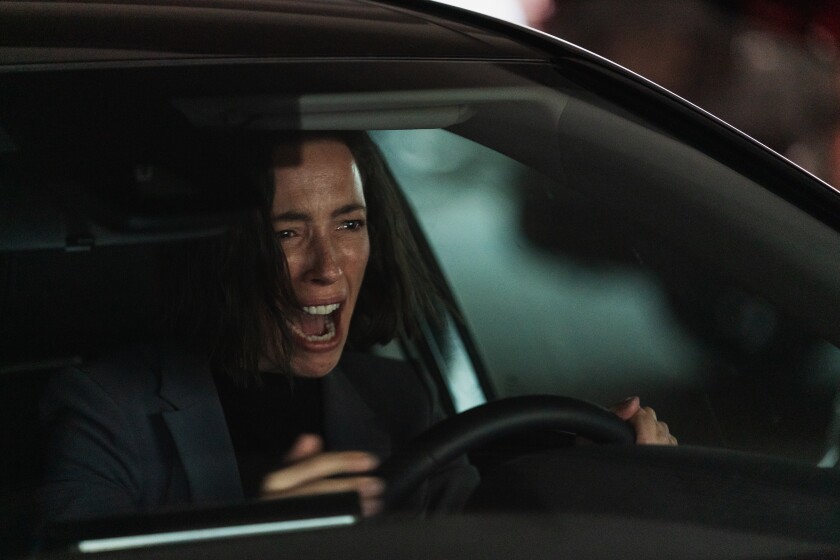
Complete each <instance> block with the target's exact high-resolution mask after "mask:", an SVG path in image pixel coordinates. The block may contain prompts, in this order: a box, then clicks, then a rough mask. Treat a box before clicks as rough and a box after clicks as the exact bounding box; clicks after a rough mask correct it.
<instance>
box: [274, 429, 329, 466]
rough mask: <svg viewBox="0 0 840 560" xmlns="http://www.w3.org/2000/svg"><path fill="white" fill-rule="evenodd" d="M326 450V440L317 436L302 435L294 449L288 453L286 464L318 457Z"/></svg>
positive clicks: (293, 446) (285, 459) (285, 458)
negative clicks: (314, 456)
mask: <svg viewBox="0 0 840 560" xmlns="http://www.w3.org/2000/svg"><path fill="white" fill-rule="evenodd" d="M323 450H324V440H322V439H321V436H318V435H315V434H301V435H300V436H299V437H298V438H297V439H296V440H295V443H294V445H292V448H291V449H290V450H289V452H288V453H286V456H285V457H284V458H283V460H284V462H287V463H296V462H297V461H300V460H302V459H306V458H307V457H312V456H313V455H317V454H318V453H321V452H322V451H323Z"/></svg>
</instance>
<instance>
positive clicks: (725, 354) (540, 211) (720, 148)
mask: <svg viewBox="0 0 840 560" xmlns="http://www.w3.org/2000/svg"><path fill="white" fill-rule="evenodd" d="M0 29H2V30H3V32H2V37H3V38H2V39H0V158H2V164H0V200H2V204H0V271H2V279H3V289H2V293H0V302H1V303H0V384H2V391H0V398H1V399H2V406H0V411H2V421H0V425H2V431H1V432H0V434H2V445H3V449H4V452H3V454H2V455H3V459H2V461H0V468H1V469H2V481H3V482H2V507H0V512H2V513H0V519H2V523H0V525H2V526H3V527H4V530H3V534H2V542H3V550H2V551H0V552H3V554H4V555H6V556H12V557H14V556H19V557H23V556H28V555H35V556H42V557H54V556H66V555H70V556H75V555H79V556H84V555H86V554H89V553H96V554H98V555H99V556H102V557H109V555H111V554H113V555H114V557H117V556H119V557H124V556H121V555H130V556H132V557H175V556H177V557H179V558H183V557H191V556H195V557H199V556H200V557H229V556H234V555H247V556H249V557H263V556H269V555H272V556H273V555H276V554H278V553H281V554H283V553H288V554H289V555H294V556H297V557H304V558H320V557H327V556H329V557H331V558H334V557H336V556H347V557H383V556H385V555H399V556H408V557H417V558H438V557H441V558H442V557H451V556H452V555H453V551H456V552H457V554H458V556H464V557H482V558H485V557H487V558H493V557H510V556H528V557H538V556H548V555H552V556H554V555H558V554H572V555H574V556H577V557H596V556H597V557H601V556H605V555H617V554H621V555H626V556H629V557H634V556H639V557H641V556H645V557H647V556H650V555H659V556H674V557H678V558H693V557H708V556H710V555H712V554H714V555H721V554H725V555H726V556H729V557H750V558H754V557H779V556H793V555H802V556H805V555H818V554H823V553H829V552H830V551H832V550H833V551H835V552H836V550H837V547H838V544H840V531H838V530H837V527H838V523H840V475H838V471H837V468H838V467H837V465H838V462H840V406H838V403H840V400H838V393H837V387H838V381H839V380H840V352H839V351H838V348H837V345H838V344H840V320H838V319H837V318H838V317H840V268H838V267H837V265H836V262H837V257H838V255H840V192H838V190H837V189H836V188H834V187H832V186H830V185H828V184H826V183H825V182H823V181H821V180H819V179H817V178H816V177H814V176H812V175H810V174H809V173H807V172H805V171H804V170H802V169H801V168H799V167H797V166H796V165H794V164H792V163H791V162H790V161H788V160H786V159H785V158H783V157H781V156H779V155H778V154H776V153H774V152H773V151H771V150H770V149H768V148H767V147H765V146H763V145H761V144H760V143H758V142H756V141H755V140H753V139H751V138H749V137H748V136H746V135H744V134H743V133H741V132H739V131H738V130H736V129H734V128H733V127H731V126H729V125H727V124H726V123H724V122H722V121H721V120H719V119H717V118H715V117H714V116H712V115H710V114H709V113H707V112H705V111H703V110H702V109H701V108H699V107H696V106H694V105H691V104H690V103H688V102H686V101H684V100H682V99H680V98H678V97H677V96H675V95H673V94H671V93H670V92H668V91H666V90H664V89H662V88H661V87H659V86H657V85H656V84H654V83H652V82H650V81H648V80H646V79H645V78H643V77H641V76H638V75H635V74H633V73H631V72H629V71H627V70H625V69H623V68H621V67H619V66H617V65H615V64H613V63H611V62H609V61H607V60H605V59H603V58H600V57H599V56H597V55H594V54H592V53H590V52H587V51H585V50H583V49H580V48H578V47H576V46H574V45H572V44H569V43H566V42H564V41H562V40H560V39H557V38H553V37H550V36H548V35H545V34H542V33H539V32H536V31H533V30H529V29H526V28H523V27H518V26H514V25H510V24H506V23H504V22H501V21H497V20H494V19H491V18H487V17H483V16H480V15H477V14H472V13H469V12H466V11H462V10H458V9H456V8H452V7H449V6H445V5H439V4H436V3H431V2H422V1H411V0H387V1H384V0H383V1H379V0H377V1H362V0H332V1H321V2H300V1H296V0H276V1H272V0H265V1H262V2H246V3H243V2H240V1H233V0H195V1H190V2H169V3H161V2H154V1H152V0H148V1H112V2H83V1H68V2H49V3H47V2H12V1H6V2H0ZM300 130H303V131H324V130H329V131H334V130H341V131H366V132H367V133H368V135H369V136H370V138H372V140H373V141H374V142H375V143H376V145H377V146H378V147H379V150H380V151H381V153H382V155H383V157H384V159H385V161H386V163H387V164H388V166H389V168H390V170H391V172H392V174H393V176H394V178H395V180H396V183H397V184H398V186H399V188H400V192H401V196H402V197H403V200H402V202H401V204H402V205H403V206H404V208H405V210H406V213H407V220H408V227H409V228H410V231H411V232H412V234H413V236H414V237H415V238H416V240H417V242H418V244H419V250H420V253H419V254H418V255H417V257H416V258H417V259H420V260H422V261H423V262H425V263H426V265H427V266H428V267H429V268H430V269H431V270H432V271H433V275H434V276H435V278H436V280H437V282H438V283H439V284H440V286H441V291H442V293H443V294H445V297H446V300H447V305H446V308H445V309H442V310H441V311H440V313H441V315H442V318H439V319H440V320H434V321H433V320H431V318H429V321H428V322H427V323H426V325H425V328H424V330H423V333H422V336H420V337H419V338H413V339H409V338H401V339H399V340H396V341H394V342H392V343H391V344H388V345H384V346H380V347H377V348H375V349H373V350H372V352H374V353H376V354H378V355H382V356H388V357H392V358H395V359H399V360H401V361H404V362H407V363H408V364H410V365H411V366H412V367H413V368H415V369H416V371H417V373H418V375H420V376H422V377H423V378H424V379H425V380H427V381H428V382H429V383H430V384H431V387H433V388H434V390H436V392H437V393H439V395H440V398H441V400H442V405H443V407H444V408H445V409H447V411H448V412H449V413H450V414H451V415H452V418H451V419H449V420H447V421H445V422H443V423H441V424H439V425H438V426H436V427H435V428H433V430H432V431H431V432H429V433H428V434H427V435H425V436H421V438H420V439H419V440H418V441H416V442H414V443H413V444H411V445H409V446H408V447H407V449H406V451H405V454H402V455H400V454H398V455H396V456H395V457H393V458H392V462H391V463H389V464H387V465H386V466H385V467H383V468H384V469H385V472H389V473H390V474H389V476H390V478H389V491H390V492H392V495H390V496H389V500H390V499H393V500H394V501H395V502H396V501H398V500H399V497H400V493H401V492H403V491H404V489H410V487H412V486H413V485H416V484H418V483H419V482H420V481H421V480H422V479H423V478H424V477H425V476H428V474H429V473H430V470H433V469H434V468H435V467H436V466H437V465H438V464H441V463H443V462H447V461H449V460H452V459H454V458H455V457H456V456H459V455H460V454H462V453H468V454H469V458H470V461H471V462H472V464H473V465H475V466H476V467H477V468H478V469H479V471H480V472H481V475H482V484H481V485H480V487H479V488H478V490H477V491H476V493H475V494H474V495H473V498H472V500H471V502H470V503H469V504H468V508H467V513H466V514H464V515H458V516H440V517H432V518H431V519H425V520H419V519H414V518H411V519H406V518H405V517H402V516H399V515H395V516H393V517H391V518H389V517H385V518H383V519H378V520H374V521H362V520H361V518H360V516H359V512H358V511H357V508H356V506H355V505H354V504H355V502H354V500H353V499H350V500H348V497H347V496H346V495H339V496H322V497H316V498H295V499H289V500H277V501H270V502H261V503H257V504H253V503H246V504H222V505H218V504H217V505H215V506H214V507H210V508H199V509H194V508H190V509H187V510H183V511H181V510H179V511H167V512H160V513H159V514H158V513H157V512H144V515H143V516H142V517H141V518H135V517H128V518H125V517H120V518H114V519H107V518H104V519H94V520H89V521H86V522H84V523H80V524H70V525H69V526H66V527H63V528H61V530H55V531H51V530H50V529H49V528H46V529H45V528H44V527H41V526H40V524H39V519H40V516H41V514H42V513H43V512H41V511H40V510H39V505H38V503H39V502H38V488H39V486H40V485H41V479H42V473H43V469H44V462H45V460H46V459H45V453H44V448H43V445H42V443H41V442H42V439H43V438H45V437H46V436H49V434H45V433H43V428H42V427H41V423H40V420H39V407H40V406H41V404H40V403H41V402H42V395H43V392H44V387H45V386H46V384H47V383H48V382H49V379H50V378H51V377H52V376H54V374H55V373H56V371H58V370H61V369H62V368H66V367H68V366H70V367H74V366H84V365H85V364H87V363H89V362H91V361H92V360H94V359H96V357H97V356H99V355H101V354H102V353H104V352H105V351H107V350H108V349H111V348H114V347H119V346H124V345H130V344H134V343H137V342H140V341H144V340H147V339H148V338H149V337H150V336H153V335H154V334H155V329H156V326H157V324H158V313H159V307H160V305H161V301H162V297H161V293H160V290H161V286H160V273H161V270H160V267H161V263H162V262H164V261H162V260H161V252H162V251H165V250H166V249H167V248H169V247H172V246H178V245H179V244H183V243H187V242H189V243H196V242H202V240H204V241H209V242H212V240H213V239H215V238H217V237H218V236H219V235H220V234H221V233H223V232H224V231H225V230H226V228H228V227H229V226H230V224H231V223H232V221H233V220H235V219H236V218H237V217H238V216H241V215H242V214H243V213H246V212H248V211H250V210H252V209H253V208H255V206H256V205H257V199H258V193H257V192H256V191H255V190H254V189H253V188H252V187H250V186H249V184H248V183H247V182H243V181H242V178H241V177H240V176H238V175H237V174H236V173H235V172H234V171H233V170H232V169H231V166H230V165H229V163H230V160H229V158H228V157H227V156H229V155H230V154H229V151H230V150H232V149H233V148H232V146H231V144H229V143H225V142H224V141H221V142H220V141H219V139H220V138H223V137H225V135H226V134H228V133H232V132H236V133H237V134H242V135H246V136H249V135H254V136H256V135H265V134H272V133H278V132H287V131H300ZM163 272H165V271H163ZM631 395H640V396H641V398H642V400H643V404H650V405H651V406H653V407H654V408H655V409H656V411H657V413H658V415H659V417H660V418H662V419H665V420H667V422H668V424H669V426H670V429H671V431H672V432H673V433H674V434H676V435H677V437H678V438H679V440H680V446H679V447H676V448H670V447H669V448H665V447H647V446H632V445H591V444H590V443H591V442H595V443H610V442H612V443H616V442H625V443H627V442H628V441H632V437H633V436H632V433H630V432H629V431H628V428H627V427H626V425H624V424H622V423H621V422H619V421H618V420H617V419H615V418H613V417H612V416H611V414H610V413H608V412H606V411H605V410H604V409H603V408H601V407H600V406H597V405H595V404H591V403H597V404H598V405H609V404H611V403H615V402H619V401H621V400H622V399H624V398H625V397H628V396H631ZM570 434H571V435H576V436H577V438H573V437H570ZM575 439H577V440H582V441H577V442H576V441H575ZM575 443H576V444H575ZM388 469H391V470H390V471H389V470H388ZM407 491H408V490H405V492H407ZM351 498H352V496H351ZM278 551H279V552H278Z"/></svg>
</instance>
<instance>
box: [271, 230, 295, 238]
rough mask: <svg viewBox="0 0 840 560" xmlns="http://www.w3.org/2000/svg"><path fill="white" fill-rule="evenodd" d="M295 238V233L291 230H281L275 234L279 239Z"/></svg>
mask: <svg viewBox="0 0 840 560" xmlns="http://www.w3.org/2000/svg"><path fill="white" fill-rule="evenodd" d="M294 236H295V232H294V231H292V230H290V229H281V230H280V231H275V232H274V237H276V238H277V239H290V238H292V237H294Z"/></svg>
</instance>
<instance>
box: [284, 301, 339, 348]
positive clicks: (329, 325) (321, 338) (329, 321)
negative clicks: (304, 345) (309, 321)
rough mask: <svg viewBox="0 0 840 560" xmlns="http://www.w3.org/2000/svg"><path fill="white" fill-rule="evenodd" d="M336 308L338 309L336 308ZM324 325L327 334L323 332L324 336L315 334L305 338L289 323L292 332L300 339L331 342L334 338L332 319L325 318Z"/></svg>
mask: <svg viewBox="0 0 840 560" xmlns="http://www.w3.org/2000/svg"><path fill="white" fill-rule="evenodd" d="M325 307H332V306H329V305H328V306H325ZM336 307H338V306H336ZM325 324H326V327H327V332H325V333H324V334H320V335H318V334H316V335H311V336H307V335H306V334H305V333H304V332H303V331H302V330H300V329H299V328H298V327H297V325H295V324H294V323H289V326H290V327H291V328H292V331H293V332H294V333H295V334H296V335H298V336H300V337H302V338H305V339H306V340H308V341H309V342H326V341H328V340H332V338H333V337H334V336H335V323H334V322H333V320H332V317H327V318H326V321H325Z"/></svg>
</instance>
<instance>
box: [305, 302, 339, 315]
mask: <svg viewBox="0 0 840 560" xmlns="http://www.w3.org/2000/svg"><path fill="white" fill-rule="evenodd" d="M339 307H341V305H340V304H338V303H333V304H331V305H307V306H306V307H304V308H303V311H304V312H306V313H309V314H310V315H329V314H330V313H332V312H333V311H335V310H336V309H338V308H339Z"/></svg>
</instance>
